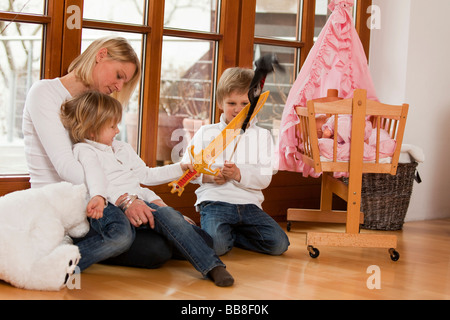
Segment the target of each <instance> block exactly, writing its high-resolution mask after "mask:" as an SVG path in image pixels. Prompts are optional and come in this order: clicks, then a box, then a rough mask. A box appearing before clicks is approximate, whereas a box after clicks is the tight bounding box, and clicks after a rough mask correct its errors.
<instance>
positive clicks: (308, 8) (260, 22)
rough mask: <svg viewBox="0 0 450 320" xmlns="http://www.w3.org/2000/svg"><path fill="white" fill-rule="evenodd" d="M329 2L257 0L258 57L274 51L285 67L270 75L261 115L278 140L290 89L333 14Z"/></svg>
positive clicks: (261, 120) (359, 2)
mask: <svg viewBox="0 0 450 320" xmlns="http://www.w3.org/2000/svg"><path fill="white" fill-rule="evenodd" d="M329 3H330V0H315V1H310V0H303V1H297V0H285V1H270V0H256V13H255V42H254V60H256V59H257V58H258V57H260V56H263V55H265V54H268V53H274V54H276V55H277V57H278V60H279V62H280V64H281V65H282V66H283V67H284V69H285V73H281V72H275V73H272V74H270V75H268V77H267V79H266V83H265V90H270V92H271V94H270V97H269V99H268V101H267V102H266V104H265V105H264V107H263V109H262V110H261V111H260V114H259V117H258V119H259V125H260V126H262V127H264V128H266V129H269V130H272V134H273V135H274V138H275V141H277V135H278V128H279V124H280V121H281V116H282V113H283V110H284V105H285V103H286V99H287V97H288V95H289V91H290V88H291V86H292V84H293V83H294V81H295V79H296V78H297V75H298V73H299V71H300V68H301V65H302V64H303V62H304V61H305V59H306V57H307V55H308V52H309V50H310V49H311V48H312V46H313V44H314V42H315V40H316V38H317V37H318V36H319V34H320V32H321V30H322V28H323V27H324V25H325V23H326V21H327V19H328V17H329V16H330V14H331V12H330V10H329V9H328V5H329ZM357 5H360V6H361V5H362V2H361V0H359V1H358V0H355V6H357ZM365 5H367V3H365ZM355 6H354V7H353V12H354V13H355V12H356V10H355Z"/></svg>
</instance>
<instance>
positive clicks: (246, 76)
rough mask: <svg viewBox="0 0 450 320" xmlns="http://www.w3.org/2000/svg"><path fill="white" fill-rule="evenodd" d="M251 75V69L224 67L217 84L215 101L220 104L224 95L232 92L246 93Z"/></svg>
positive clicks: (252, 72)
mask: <svg viewBox="0 0 450 320" xmlns="http://www.w3.org/2000/svg"><path fill="white" fill-rule="evenodd" d="M253 75H254V71H253V70H252V69H246V68H238V67H235V68H228V69H226V70H225V71H224V72H223V73H222V76H221V77H220V80H219V83H218V84H217V90H216V97H217V103H218V104H219V105H222V103H223V100H224V99H225V97H226V96H228V95H229V94H231V93H232V92H237V93H239V94H243V93H246V92H247V91H248V89H249V87H250V83H251V82H252V79H253Z"/></svg>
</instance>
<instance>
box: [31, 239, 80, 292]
mask: <svg viewBox="0 0 450 320" xmlns="http://www.w3.org/2000/svg"><path fill="white" fill-rule="evenodd" d="M80 258H81V256H80V252H79V250H78V247H77V246H74V245H61V246H58V247H57V248H55V250H53V251H52V252H51V253H50V254H49V255H48V256H46V257H44V258H42V259H40V260H39V261H37V262H36V263H35V264H34V267H33V272H32V274H31V275H30V278H29V280H28V281H27V284H26V288H28V289H37V290H52V291H58V290H60V289H62V288H64V287H65V286H67V284H68V283H69V282H70V281H71V280H70V277H71V276H72V275H73V274H74V273H75V271H76V267H77V264H78V262H79V261H80Z"/></svg>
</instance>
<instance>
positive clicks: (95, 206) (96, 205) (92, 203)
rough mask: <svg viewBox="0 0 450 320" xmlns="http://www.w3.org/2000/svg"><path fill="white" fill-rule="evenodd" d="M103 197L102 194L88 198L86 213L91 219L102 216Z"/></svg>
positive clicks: (103, 207)
mask: <svg viewBox="0 0 450 320" xmlns="http://www.w3.org/2000/svg"><path fill="white" fill-rule="evenodd" d="M105 203H106V201H105V198H103V197H102V196H94V197H92V199H91V200H89V202H88V204H87V207H86V215H87V216H88V217H89V218H92V219H100V218H102V217H103V209H105Z"/></svg>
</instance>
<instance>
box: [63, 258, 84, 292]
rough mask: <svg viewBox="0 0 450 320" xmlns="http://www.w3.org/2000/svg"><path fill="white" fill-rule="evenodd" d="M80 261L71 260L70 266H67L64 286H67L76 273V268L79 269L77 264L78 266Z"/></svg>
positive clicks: (77, 259)
mask: <svg viewBox="0 0 450 320" xmlns="http://www.w3.org/2000/svg"><path fill="white" fill-rule="evenodd" d="M79 261H80V259H79V258H78V257H77V258H76V259H75V260H70V261H69V264H68V266H67V273H66V277H65V278H64V284H63V286H65V285H67V281H68V280H69V279H70V277H71V276H72V275H73V274H74V273H75V268H76V267H77V264H78V262H79Z"/></svg>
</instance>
